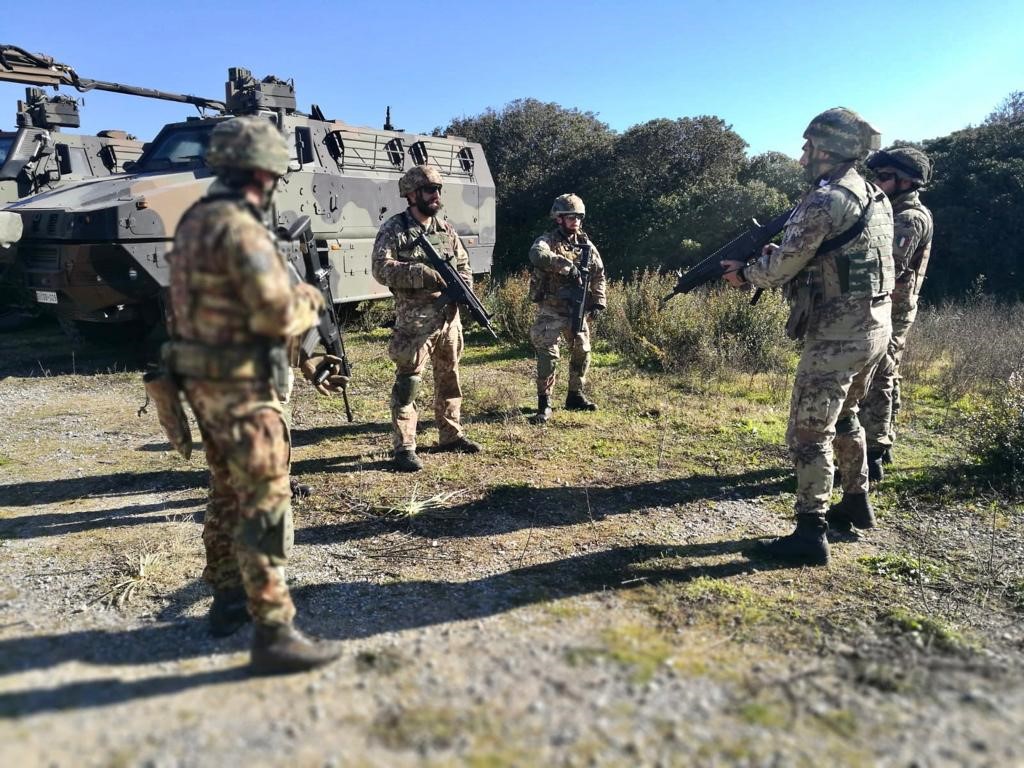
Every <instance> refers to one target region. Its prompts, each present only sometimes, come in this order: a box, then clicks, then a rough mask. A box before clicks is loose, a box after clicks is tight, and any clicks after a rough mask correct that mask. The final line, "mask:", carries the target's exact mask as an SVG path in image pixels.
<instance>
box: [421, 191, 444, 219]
mask: <svg viewBox="0 0 1024 768" xmlns="http://www.w3.org/2000/svg"><path fill="white" fill-rule="evenodd" d="M416 210H417V211H419V212H420V213H421V214H423V215H424V216H433V215H434V214H435V213H437V212H438V211H440V210H441V201H440V200H438V201H437V202H433V201H430V200H424V199H423V198H422V197H419V196H418V195H417V197H416Z"/></svg>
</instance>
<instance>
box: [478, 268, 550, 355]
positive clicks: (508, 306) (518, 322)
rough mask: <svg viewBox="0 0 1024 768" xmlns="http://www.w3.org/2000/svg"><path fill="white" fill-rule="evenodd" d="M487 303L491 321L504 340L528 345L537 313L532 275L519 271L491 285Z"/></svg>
mask: <svg viewBox="0 0 1024 768" xmlns="http://www.w3.org/2000/svg"><path fill="white" fill-rule="evenodd" d="M477 295H482V294H477ZM486 303H487V304H488V305H489V308H490V310H491V312H493V313H494V319H493V321H492V322H493V323H494V324H495V325H496V326H497V328H496V330H497V332H498V336H499V337H500V338H501V340H502V341H504V342H507V343H510V344H516V345H519V346H529V344H530V326H531V325H533V317H534V315H535V314H536V309H535V307H534V304H533V302H531V301H530V276H529V274H528V273H527V272H525V271H522V272H517V273H516V274H514V275H508V276H507V277H505V278H503V279H501V280H499V281H496V282H493V283H491V284H490V286H489V292H488V297H487V302H486Z"/></svg>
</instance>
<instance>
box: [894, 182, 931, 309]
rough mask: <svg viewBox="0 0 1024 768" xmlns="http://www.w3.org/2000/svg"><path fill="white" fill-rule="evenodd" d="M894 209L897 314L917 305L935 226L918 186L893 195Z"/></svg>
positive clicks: (895, 299)
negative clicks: (917, 188) (901, 193)
mask: <svg viewBox="0 0 1024 768" xmlns="http://www.w3.org/2000/svg"><path fill="white" fill-rule="evenodd" d="M892 211H893V217H892V218H893V243H892V258H893V262H894V263H895V265H896V288H895V289H893V292H892V302H893V305H892V311H893V315H894V316H895V315H896V314H897V313H900V312H905V311H907V310H909V309H910V308H911V307H912V306H916V298H917V295H918V294H920V293H921V285H922V284H923V283H924V277H925V272H926V271H927V269H928V259H929V258H930V257H931V253H932V234H933V232H934V226H933V222H932V212H931V211H929V210H928V209H927V208H926V207H925V206H924V203H922V202H921V194H920V193H919V192H918V191H917V190H916V189H915V190H914V191H912V192H907V193H906V194H904V195H899V196H897V197H896V198H895V199H893V201H892Z"/></svg>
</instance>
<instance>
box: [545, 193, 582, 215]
mask: <svg viewBox="0 0 1024 768" xmlns="http://www.w3.org/2000/svg"><path fill="white" fill-rule="evenodd" d="M567 213H578V214H579V215H580V216H586V215H587V206H585V205H584V204H583V198H581V197H580V196H579V195H576V194H573V193H572V192H570V193H568V194H566V195H559V196H558V197H556V198H555V202H554V203H552V204H551V218H552V219H554V218H556V217H558V216H564V215H565V214H567Z"/></svg>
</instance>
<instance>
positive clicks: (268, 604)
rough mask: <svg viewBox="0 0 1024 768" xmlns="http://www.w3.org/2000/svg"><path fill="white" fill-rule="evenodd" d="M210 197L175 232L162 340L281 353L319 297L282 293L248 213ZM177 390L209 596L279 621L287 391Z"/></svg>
mask: <svg viewBox="0 0 1024 768" xmlns="http://www.w3.org/2000/svg"><path fill="white" fill-rule="evenodd" d="M211 193H212V194H213V197H211V199H208V200H203V201H201V202H199V203H198V204H196V205H195V206H193V207H192V208H191V209H190V210H189V211H188V212H187V213H186V214H185V216H184V218H183V219H182V222H181V225H180V226H179V227H178V232H177V234H176V236H175V249H174V254H173V258H172V259H171V270H170V282H171V287H170V305H171V306H170V314H171V331H172V338H174V339H176V340H180V341H182V342H192V343H197V344H200V345H205V347H204V348H208V349H210V350H211V352H210V355H211V357H215V356H222V355H227V354H228V353H229V352H232V353H237V354H238V355H240V356H243V357H244V356H251V357H252V358H253V359H259V358H260V357H261V356H262V355H265V354H266V352H265V350H266V348H267V347H268V345H279V346H284V345H285V344H286V342H287V341H288V338H289V337H291V336H294V335H296V334H298V333H301V332H302V331H304V330H306V329H308V328H310V327H311V326H312V325H313V323H314V322H315V321H316V317H317V312H318V310H319V308H320V307H321V306H322V300H318V299H319V293H317V292H316V291H314V290H313V289H312V288H310V287H309V286H307V285H305V284H299V285H297V286H295V287H294V288H293V287H291V286H290V283H289V279H288V273H287V271H286V268H285V263H284V259H283V257H282V256H281V254H280V253H279V252H278V251H277V249H276V244H275V242H274V239H273V237H272V236H271V234H270V233H269V232H268V231H267V229H266V228H265V226H264V224H263V222H262V219H261V217H260V212H259V211H258V210H257V209H255V208H254V207H252V206H251V205H249V204H248V203H247V202H245V201H244V200H243V199H242V198H240V197H238V196H232V195H230V191H229V190H227V189H226V188H223V187H221V186H220V184H219V183H218V184H215V185H214V186H213V187H212V188H211ZM179 373H180V371H179ZM183 388H184V390H185V395H186V398H187V399H188V401H189V404H190V405H191V406H192V410H193V412H194V413H195V416H196V420H197V421H198V422H199V428H200V431H201V433H202V435H203V443H204V446H205V448H206V456H207V461H208V462H209V466H210V496H209V501H208V505H207V513H206V518H205V520H204V523H203V542H204V544H205V546H206V557H207V565H206V569H205V570H204V572H203V577H204V579H205V580H206V581H207V582H208V583H209V584H210V585H211V586H212V587H213V588H214V589H225V588H229V587H232V586H237V585H238V584H239V583H241V584H242V585H243V586H244V587H245V591H246V594H247V596H248V602H249V610H250V612H251V613H252V615H253V617H254V618H255V619H256V620H257V621H259V622H262V623H268V624H287V623H290V622H291V620H292V618H293V617H294V615H295V608H294V606H293V604H292V601H291V597H290V596H289V593H288V586H287V584H286V582H285V573H284V566H285V564H286V563H287V560H288V553H289V551H290V549H291V544H292V539H293V536H294V534H293V529H292V518H291V490H290V487H289V482H288V469H289V462H290V457H291V446H290V440H289V435H288V428H287V425H286V423H285V418H284V414H283V408H282V405H281V400H282V399H287V396H288V394H289V393H288V392H287V391H284V392H279V391H275V389H274V387H273V386H272V384H271V382H270V381H269V380H266V379H265V380H260V379H254V378H249V379H236V380H230V381H224V380H211V379H210V378H208V377H203V376H198V375H195V374H194V373H193V375H191V376H187V377H183ZM284 389H287V387H284Z"/></svg>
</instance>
